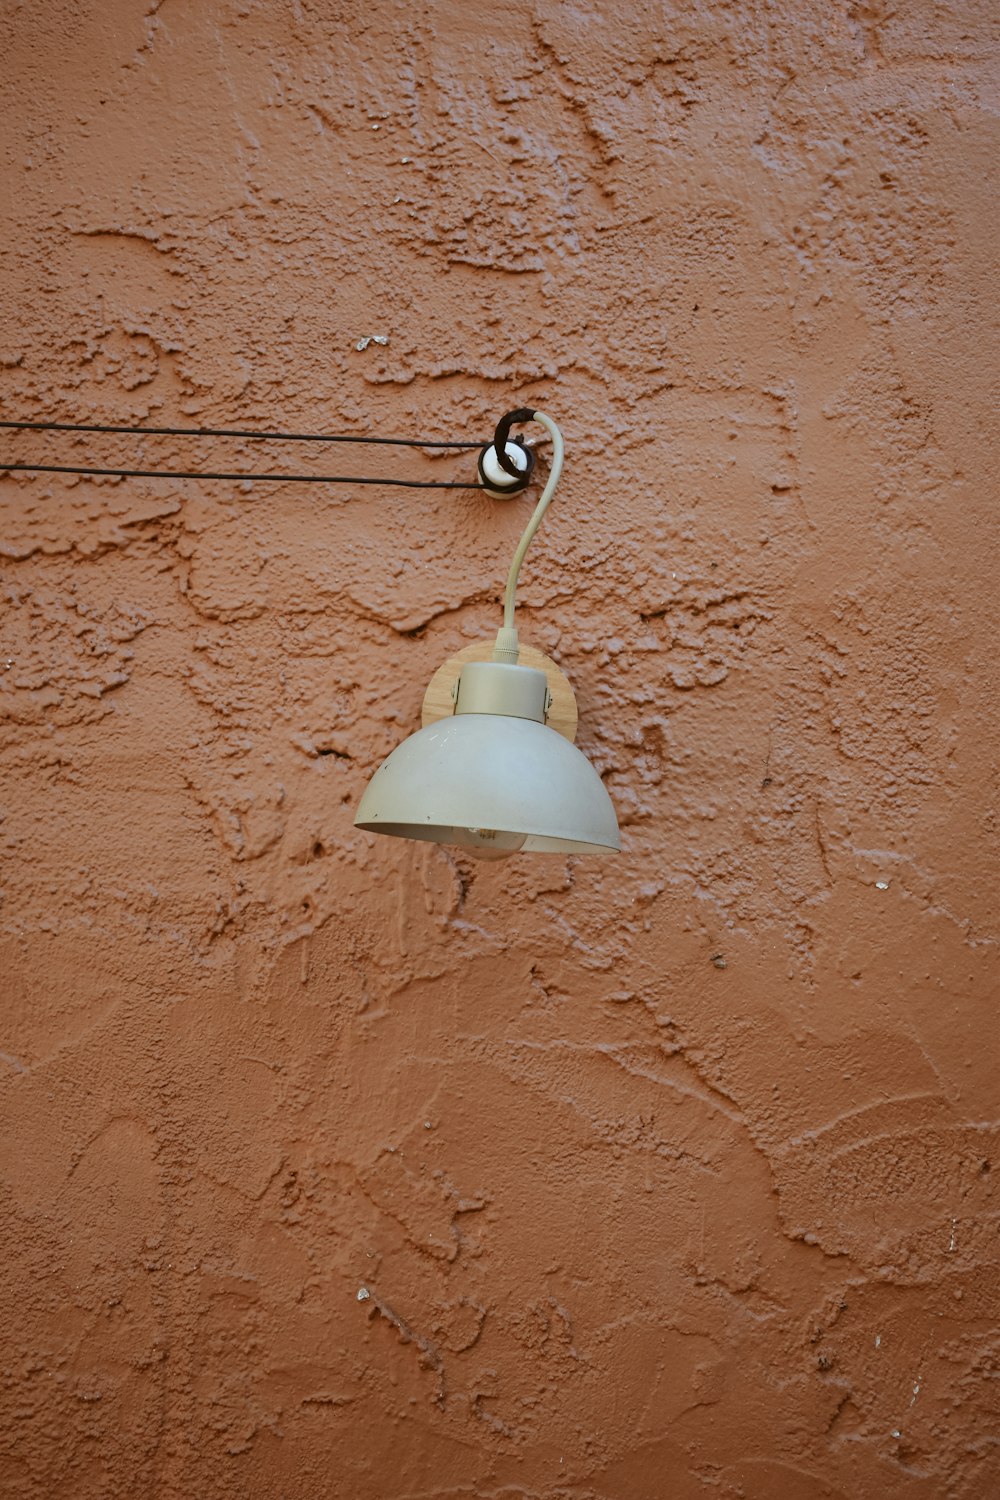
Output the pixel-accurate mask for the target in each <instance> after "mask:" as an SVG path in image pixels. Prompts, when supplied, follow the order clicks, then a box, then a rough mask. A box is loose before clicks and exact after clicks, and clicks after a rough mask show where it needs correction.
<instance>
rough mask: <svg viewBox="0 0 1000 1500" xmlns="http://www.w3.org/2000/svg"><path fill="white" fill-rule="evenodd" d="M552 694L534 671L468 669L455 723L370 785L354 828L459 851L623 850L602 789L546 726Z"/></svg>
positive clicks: (383, 769) (485, 665)
mask: <svg viewBox="0 0 1000 1500" xmlns="http://www.w3.org/2000/svg"><path fill="white" fill-rule="evenodd" d="M547 698H548V684H547V682H546V680H545V673H544V672H538V671H536V670H535V669H534V668H533V667H518V666H509V665H504V664H501V663H498V662H470V663H468V664H467V665H466V666H465V667H464V668H463V670H462V675H461V677H460V678H459V683H458V697H457V701H456V704H455V713H454V715H453V716H452V717H451V718H449V719H441V720H439V721H438V723H436V724H429V725H428V726H427V728H426V729H421V730H420V731H419V732H418V733H417V734H414V735H411V736H410V738H409V739H408V740H404V741H403V743H402V744H401V745H399V746H398V747H397V748H396V749H395V750H394V751H393V752H392V754H391V755H390V756H389V758H388V760H386V761H384V762H383V764H382V765H381V766H380V767H379V769H378V770H377V771H376V772H375V775H374V776H373V777H372V779H371V781H370V782H369V783H368V787H367V790H366V791H365V794H364V796H363V797H362V799H361V806H360V807H359V808H358V815H357V817H356V818H355V820H354V821H355V824H356V825H357V827H358V828H367V829H368V830H369V831H370V832H371V833H389V834H394V835H395V836H396V837H397V838H410V839H428V840H431V841H432V842H434V843H438V844H459V845H463V846H465V847H466V848H468V849H471V850H472V851H473V852H475V853H478V854H480V856H486V857H489V856H490V855H491V854H494V855H496V856H501V855H503V854H512V853H514V852H515V851H517V850H518V849H523V850H525V851H526V852H536V853H542V854H557V853H564V854H603V853H607V852H608V851H609V850H612V849H618V848H620V841H619V837H618V822H617V819H616V818H615V810H614V808H613V807H612V805H611V798H610V797H609V796H608V794H607V791H606V790H605V787H604V783H603V781H602V780H601V778H600V777H599V776H598V774H597V772H596V771H595V770H594V768H593V766H592V765H591V764H590V762H589V760H587V758H586V756H585V755H583V754H581V752H580V751H579V750H578V749H577V748H576V746H575V745H574V744H572V743H571V742H570V741H569V740H568V739H564V738H563V736H562V735H561V734H559V733H558V731H557V730H555V729H550V728H548V727H547V726H546V724H545V723H544V718H545V708H546V700H547Z"/></svg>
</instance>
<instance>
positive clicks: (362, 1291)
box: [358, 1286, 371, 1302]
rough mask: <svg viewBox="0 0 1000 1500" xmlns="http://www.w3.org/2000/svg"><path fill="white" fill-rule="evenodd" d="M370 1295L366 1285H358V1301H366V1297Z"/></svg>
mask: <svg viewBox="0 0 1000 1500" xmlns="http://www.w3.org/2000/svg"><path fill="white" fill-rule="evenodd" d="M370 1296H371V1292H370V1291H369V1290H368V1288H367V1287H366V1286H360V1287H358V1301H359V1302H367V1301H368V1298H369V1297H370Z"/></svg>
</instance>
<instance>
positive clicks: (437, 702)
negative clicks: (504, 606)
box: [423, 636, 577, 740]
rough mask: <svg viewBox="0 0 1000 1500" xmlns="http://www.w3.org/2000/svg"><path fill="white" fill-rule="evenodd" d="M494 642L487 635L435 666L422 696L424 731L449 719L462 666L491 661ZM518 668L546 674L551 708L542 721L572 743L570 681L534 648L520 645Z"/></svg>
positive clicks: (573, 722) (573, 717)
mask: <svg viewBox="0 0 1000 1500" xmlns="http://www.w3.org/2000/svg"><path fill="white" fill-rule="evenodd" d="M494 643H495V637H494V636H490V638H489V640H486V641H474V642H473V644H472V645H471V646H463V647H462V650H461V651H456V653H455V655H454V656H449V658H448V660H447V661H446V662H445V663H444V665H443V666H440V667H438V669H437V671H436V672H435V673H434V676H433V677H432V678H431V680H430V682H429V683H428V685H427V691H426V693H425V694H424V707H423V727H424V728H425V729H426V728H427V725H428V724H436V723H437V721H438V720H439V719H450V718H451V715H452V714H453V713H454V712H455V704H454V702H453V700H452V696H451V691H452V688H453V687H454V685H455V682H456V679H457V678H458V676H459V673H460V672H461V670H462V667H463V666H464V665H465V663H466V662H467V661H492V660H493V646H494ZM518 666H521V667H534V668H535V670H536V671H538V672H544V673H545V676H546V678H547V679H548V684H549V692H550V693H551V694H552V706H551V708H550V709H549V711H548V714H547V716H546V719H545V722H546V724H547V725H548V726H549V728H550V729H554V730H555V731H556V732H557V733H558V734H561V735H562V736H563V737H564V738H565V739H567V740H575V739H576V720H577V714H576V698H575V697H574V696H573V689H572V688H571V687H570V685H569V678H568V677H567V676H566V674H565V672H563V671H561V670H560V668H559V667H557V666H556V664H555V662H554V661H553V660H552V658H551V656H545V655H544V654H543V653H542V652H541V651H537V650H536V649H535V647H534V646H525V645H524V644H523V642H522V645H521V655H520V658H519V660H518Z"/></svg>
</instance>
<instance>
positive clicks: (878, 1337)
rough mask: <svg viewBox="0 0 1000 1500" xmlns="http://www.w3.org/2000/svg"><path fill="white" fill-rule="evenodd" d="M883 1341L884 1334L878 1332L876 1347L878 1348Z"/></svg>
mask: <svg viewBox="0 0 1000 1500" xmlns="http://www.w3.org/2000/svg"><path fill="white" fill-rule="evenodd" d="M881 1342H882V1335H881V1334H880V1333H877V1334H876V1335H875V1348H876V1349H877V1348H878V1347H879V1345H880V1344H881Z"/></svg>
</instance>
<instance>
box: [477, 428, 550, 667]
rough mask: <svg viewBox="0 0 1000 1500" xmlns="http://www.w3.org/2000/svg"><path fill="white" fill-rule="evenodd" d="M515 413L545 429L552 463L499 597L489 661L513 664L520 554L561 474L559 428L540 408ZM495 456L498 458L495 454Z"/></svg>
mask: <svg viewBox="0 0 1000 1500" xmlns="http://www.w3.org/2000/svg"><path fill="white" fill-rule="evenodd" d="M517 416H518V417H519V418H520V419H521V420H523V421H527V420H530V421H532V422H540V423H541V425H542V426H543V427H544V428H545V430H546V432H547V433H548V434H549V436H550V437H551V439H552V462H551V464H550V465H549V477H548V479H547V480H546V481H545V488H544V489H543V490H542V493H541V495H540V497H539V500H538V504H537V505H536V506H535V510H534V514H533V515H532V517H531V520H530V521H529V522H528V524H527V526H526V527H525V528H524V535H523V536H522V537H521V540H520V541H519V542H518V544H517V551H516V552H515V553H514V557H513V561H512V562H511V565H510V572H509V573H508V574H507V587H506V589H505V591H504V596H503V625H502V626H501V627H500V629H499V631H498V632H497V640H496V645H495V646H494V648H493V660H494V661H501V662H508V663H511V664H516V663H517V658H518V650H519V647H518V640H517V630H516V628H515V625H514V607H515V602H516V595H517V580H518V575H519V574H520V572H521V564H522V563H523V562H524V555H525V553H526V552H527V550H528V548H529V547H530V546H531V543H532V541H533V539H534V535H535V532H536V531H537V530H538V528H539V526H540V525H541V522H542V517H543V516H544V514H545V512H546V511H547V510H548V508H549V501H550V500H551V499H552V496H553V495H554V494H555V489H556V485H557V484H558V483H559V475H560V474H561V473H562V465H563V440H562V433H561V432H560V431H559V428H558V427H557V426H556V424H555V423H554V422H553V420H552V418H551V417H547V416H546V415H545V413H544V412H543V411H531V412H529V411H528V410H527V409H525V410H524V411H523V414H522V412H518V413H517ZM497 456H498V458H499V456H500V455H499V453H498V455H497Z"/></svg>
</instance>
